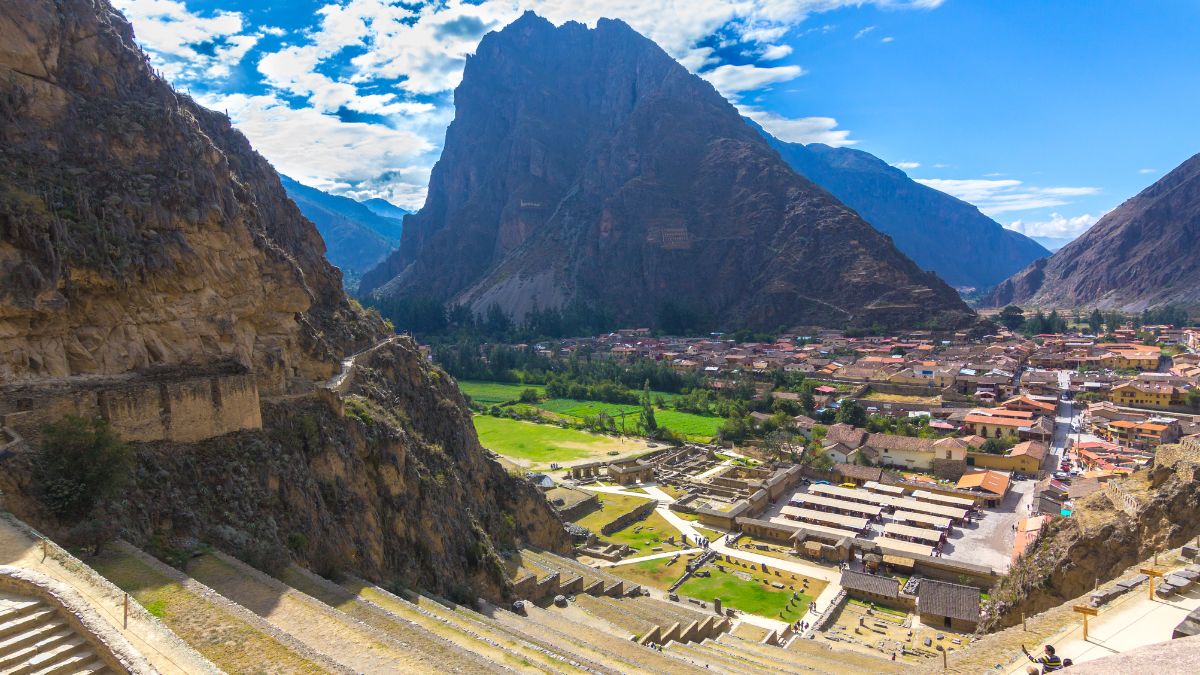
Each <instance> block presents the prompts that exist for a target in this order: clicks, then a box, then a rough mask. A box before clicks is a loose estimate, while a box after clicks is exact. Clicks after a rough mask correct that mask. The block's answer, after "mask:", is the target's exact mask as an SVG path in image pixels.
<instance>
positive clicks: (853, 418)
mask: <svg viewBox="0 0 1200 675" xmlns="http://www.w3.org/2000/svg"><path fill="white" fill-rule="evenodd" d="M837 421H839V422H841V423H843V424H849V425H850V426H853V427H865V426H867V411H866V409H864V408H863V407H862V404H861V403H859V402H858V401H856V400H854V399H847V400H845V401H842V405H841V407H840V408H838V411H837Z"/></svg>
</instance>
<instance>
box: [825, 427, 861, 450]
mask: <svg viewBox="0 0 1200 675" xmlns="http://www.w3.org/2000/svg"><path fill="white" fill-rule="evenodd" d="M866 440H867V432H865V431H863V430H862V429H858V428H856V427H852V426H850V425H849V424H843V423H841V422H839V423H837V424H831V425H830V426H829V428H828V429H827V430H826V432H825V438H824V439H822V441H821V444H822V445H823V446H830V445H833V444H834V443H841V444H842V445H845V446H846V447H848V448H850V449H851V450H854V449H856V448H859V447H862V444H863V443H865V442H866Z"/></svg>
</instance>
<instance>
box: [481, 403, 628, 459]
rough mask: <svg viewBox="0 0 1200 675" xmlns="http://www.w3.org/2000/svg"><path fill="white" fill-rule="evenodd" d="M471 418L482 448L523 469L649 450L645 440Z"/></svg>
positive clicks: (498, 418) (515, 421) (512, 421)
mask: <svg viewBox="0 0 1200 675" xmlns="http://www.w3.org/2000/svg"><path fill="white" fill-rule="evenodd" d="M473 421H474V423H475V431H476V432H477V433H478V434H479V442H480V443H481V444H482V445H483V447H485V448H487V449H489V450H492V451H493V452H496V453H497V454H499V455H502V456H503V457H505V458H507V459H509V460H511V461H512V462H513V463H514V464H516V465H517V466H519V467H522V468H525V469H547V468H549V467H550V464H551V463H559V464H570V463H583V462H592V461H596V460H600V459H612V458H614V457H618V456H620V457H627V456H630V455H640V454H643V453H646V452H649V451H650V447H649V446H648V445H647V444H646V442H645V441H644V440H642V439H640V438H636V437H626V438H617V437H616V436H603V435H601V434H592V433H588V432H586V431H577V430H575V429H561V428H559V427H556V426H552V425H549V424H536V423H533V422H523V421H520V420H512V419H507V418H500V417H491V416H488V415H476V416H475V417H474V418H473ZM609 453H615V454H609Z"/></svg>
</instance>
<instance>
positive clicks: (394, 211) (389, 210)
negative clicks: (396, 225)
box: [362, 197, 411, 220]
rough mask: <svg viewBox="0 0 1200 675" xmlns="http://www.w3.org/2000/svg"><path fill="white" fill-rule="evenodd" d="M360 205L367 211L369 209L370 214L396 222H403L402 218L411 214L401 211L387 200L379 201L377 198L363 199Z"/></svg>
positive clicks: (404, 210)
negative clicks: (393, 219) (392, 219)
mask: <svg viewBox="0 0 1200 675" xmlns="http://www.w3.org/2000/svg"><path fill="white" fill-rule="evenodd" d="M362 205H363V206H365V207H367V208H368V209H371V212H372V213H374V214H375V215H378V216H383V217H385V218H395V219H396V220H404V216H407V215H408V214H409V213H411V211H408V210H406V209H402V208H400V207H399V206H396V205H395V204H393V203H391V202H389V201H388V200H386V199H381V198H379V197H372V198H371V199H365V200H363V202H362Z"/></svg>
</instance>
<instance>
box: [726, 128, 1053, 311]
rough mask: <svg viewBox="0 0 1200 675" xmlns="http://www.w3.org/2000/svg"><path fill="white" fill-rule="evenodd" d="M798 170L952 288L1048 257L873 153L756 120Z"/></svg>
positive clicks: (983, 283)
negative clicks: (794, 139) (777, 132)
mask: <svg viewBox="0 0 1200 675" xmlns="http://www.w3.org/2000/svg"><path fill="white" fill-rule="evenodd" d="M750 124H751V126H753V127H754V128H756V129H758V130H759V132H760V133H762V134H763V136H764V137H765V138H766V139H767V142H768V143H770V144H771V147H773V148H775V149H776V150H778V151H779V154H780V156H782V157H783V159H784V161H786V162H787V163H788V164H789V165H790V166H791V167H792V168H793V169H795V170H796V172H797V173H799V174H801V175H803V176H805V177H807V178H808V179H809V180H811V181H812V182H814V183H816V184H817V185H820V186H821V187H823V188H825V189H826V190H829V192H831V193H833V196H834V197H837V198H838V199H839V200H841V202H842V203H843V204H845V205H846V206H849V207H850V208H852V209H854V210H855V211H857V212H858V215H860V216H862V217H863V219H864V220H866V221H867V222H868V223H870V224H871V225H872V226H874V227H875V229H877V230H879V231H880V232H883V233H884V234H886V235H888V236H890V237H891V238H892V241H894V242H895V243H896V248H899V249H900V250H901V251H903V252H904V254H905V255H907V256H908V257H910V258H912V259H913V262H915V263H917V265H918V266H920V267H921V269H926V270H932V271H934V272H937V274H938V276H940V277H941V278H943V279H945V280H946V283H949V284H951V285H953V286H958V287H974V288H990V287H992V286H994V285H996V284H998V283H1000V282H1001V281H1002V280H1004V279H1007V278H1008V276H1009V275H1011V274H1013V273H1014V272H1016V271H1017V270H1020V269H1021V268H1023V267H1025V266H1026V265H1028V264H1030V263H1031V262H1033V261H1035V260H1038V259H1039V258H1044V257H1046V256H1048V255H1050V252H1049V251H1047V250H1046V249H1045V248H1044V247H1043V246H1042V245H1041V244H1039V243H1037V242H1035V241H1033V240H1032V239H1030V238H1029V237H1026V236H1025V235H1023V234H1021V233H1019V232H1013V231H1012V230H1007V229H1005V228H1004V227H1003V226H1001V225H1000V223H997V222H996V221H994V220H992V219H991V218H988V217H987V216H985V215H983V214H982V213H980V212H979V209H978V208H976V207H975V206H972V205H971V204H968V203H967V202H964V201H962V200H960V199H957V198H955V197H951V196H950V195H948V194H946V193H944V192H940V191H938V190H935V189H933V188H931V187H927V186H925V185H922V184H920V183H918V182H916V181H915V180H912V179H911V178H909V177H908V174H906V173H904V172H903V171H901V170H900V169H897V168H896V167H894V166H891V165H890V164H888V163H887V162H884V161H883V160H881V159H879V158H878V157H876V156H874V155H872V154H870V153H867V152H863V151H862V150H854V149H853V148H832V147H829V146H828V145H824V144H822V143H811V144H809V145H804V144H802V143H787V142H784V141H781V140H779V139H777V138H775V137H774V136H772V135H770V134H769V133H767V132H766V130H764V129H762V128H761V127H759V126H758V125H757V124H754V123H753V122H751V123H750Z"/></svg>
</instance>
